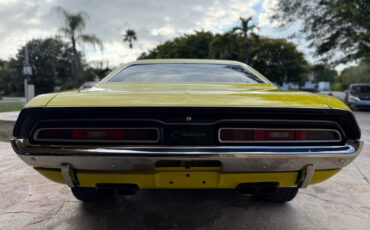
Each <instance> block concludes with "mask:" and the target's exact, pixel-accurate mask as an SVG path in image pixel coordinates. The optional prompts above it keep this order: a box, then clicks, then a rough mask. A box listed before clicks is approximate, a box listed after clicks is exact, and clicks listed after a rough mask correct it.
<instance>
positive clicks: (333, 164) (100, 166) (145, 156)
mask: <svg viewBox="0 0 370 230" xmlns="http://www.w3.org/2000/svg"><path fill="white" fill-rule="evenodd" d="M362 144H363V143H362V142H361V141H351V142H349V143H348V144H346V145H343V146H315V147H309V146H299V148H296V147H298V146H280V147H276V146H269V147H266V146H265V147H263V146H248V147H240V146H237V147H235V148H236V150H235V151H234V149H233V147H231V148H230V147H229V146H223V147H220V148H209V147H193V148H188V149H181V147H177V148H173V147H172V148H171V147H160V148H156V147H150V146H149V147H146V148H143V147H139V148H138V147H134V146H132V147H124V148H117V147H114V148H113V147H112V148H109V147H103V148H101V147H98V146H95V147H93V146H91V147H90V148H86V146H85V149H83V148H78V147H74V148H72V147H71V146H69V147H68V148H67V146H64V147H62V146H59V147H58V146H35V145H29V144H28V143H26V142H25V140H23V139H17V140H13V141H12V146H13V149H14V150H15V151H16V152H17V154H18V156H19V157H20V158H21V159H22V160H23V161H25V162H26V163H27V164H29V165H31V166H33V167H39V168H56V169H59V168H60V165H61V163H69V164H71V165H73V167H74V168H75V169H76V170H108V171H109V170H136V171H137V170H154V169H155V163H156V162H157V161H158V160H180V161H192V160H196V161H201V160H216V161H220V162H221V165H222V171H224V172H279V171H280V172H282V171H300V170H303V169H304V168H305V167H306V166H307V165H314V166H315V170H325V169H339V168H342V167H344V166H346V165H347V164H349V163H350V162H351V161H352V160H353V159H354V158H355V157H356V156H357V155H358V154H359V152H360V151H361V148H362ZM207 148H209V149H207Z"/></svg>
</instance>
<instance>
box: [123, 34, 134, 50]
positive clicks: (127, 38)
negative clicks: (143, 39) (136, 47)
mask: <svg viewBox="0 0 370 230" xmlns="http://www.w3.org/2000/svg"><path fill="white" fill-rule="evenodd" d="M136 39H137V37H136V32H135V30H131V29H128V30H126V34H125V35H124V38H123V41H124V42H128V46H129V47H130V49H132V42H133V41H136Z"/></svg>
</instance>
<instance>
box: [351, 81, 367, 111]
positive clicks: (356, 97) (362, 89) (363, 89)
mask: <svg viewBox="0 0 370 230" xmlns="http://www.w3.org/2000/svg"><path fill="white" fill-rule="evenodd" d="M345 101H346V103H347V104H348V106H349V107H350V108H351V109H352V110H358V109H370V84H365V83H360V84H359V83H357V84H351V85H350V86H349V89H348V90H347V91H346V97H345Z"/></svg>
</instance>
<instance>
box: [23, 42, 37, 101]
mask: <svg viewBox="0 0 370 230" xmlns="http://www.w3.org/2000/svg"><path fill="white" fill-rule="evenodd" d="M23 75H24V98H25V103H27V102H29V101H30V100H31V99H32V98H33V97H34V96H35V86H34V85H31V84H30V85H29V84H28V81H29V80H30V79H31V78H30V77H31V75H32V68H31V65H30V62H29V60H28V49H27V45H26V46H25V48H24V63H23Z"/></svg>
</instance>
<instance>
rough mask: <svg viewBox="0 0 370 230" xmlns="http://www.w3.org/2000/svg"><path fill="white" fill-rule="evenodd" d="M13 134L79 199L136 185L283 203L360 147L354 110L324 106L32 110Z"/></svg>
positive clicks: (20, 150) (22, 153) (23, 150)
mask: <svg viewBox="0 0 370 230" xmlns="http://www.w3.org/2000/svg"><path fill="white" fill-rule="evenodd" d="M14 137H15V139H14V140H13V141H12V145H13V148H14V150H15V151H16V153H17V154H18V156H19V157H20V158H21V159H22V160H23V161H25V162H26V163H27V164H29V165H31V166H32V167H34V168H35V169H36V170H37V171H38V172H39V173H41V174H42V175H44V176H46V177H47V178H49V179H51V180H53V181H56V182H60V183H65V184H67V185H68V186H70V187H72V190H73V191H74V193H75V195H76V194H77V197H78V196H80V197H81V196H82V198H81V199H82V200H85V201H89V199H88V198H86V196H87V197H88V195H86V193H88V192H87V191H90V192H91V191H93V193H94V194H95V193H96V191H99V194H100V195H101V196H102V197H105V195H107V194H111V191H118V192H119V193H121V194H132V193H134V192H135V191H137V190H138V189H237V190H238V191H240V192H242V193H249V194H254V195H255V196H256V197H264V198H266V199H272V200H275V201H287V200H290V199H292V198H293V197H294V195H295V193H296V192H297V191H298V188H305V187H307V186H308V185H309V184H314V183H318V182H321V181H323V180H326V179H327V178H329V177H331V176H332V175H334V174H336V173H337V172H339V171H340V169H341V168H342V167H344V166H346V165H347V164H349V163H350V162H351V161H352V160H353V159H354V158H355V157H356V156H357V155H358V153H359V151H360V150H361V147H362V142H360V141H359V139H360V129H359V127H358V125H357V123H356V120H355V118H354V116H353V114H352V112H350V111H348V110H345V109H322V108H263V107H225V106H224V107H196V106H194V107H180V106H177V107H148V106H142V107H101V106H100V107H34V108H32V107H30V108H26V109H24V110H23V111H22V112H21V114H20V116H19V118H18V121H17V123H16V126H15V128H14ZM81 188H86V189H87V190H86V189H85V190H83V192H81V191H82V190H81ZM102 191H103V192H102ZM107 191H108V193H107ZM281 191H285V192H283V193H281ZM286 191H288V192H286ZM81 194H82V195H81ZM102 194H103V195H104V196H103V195H102ZM90 200H91V199H90ZM92 200H94V199H92Z"/></svg>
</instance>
